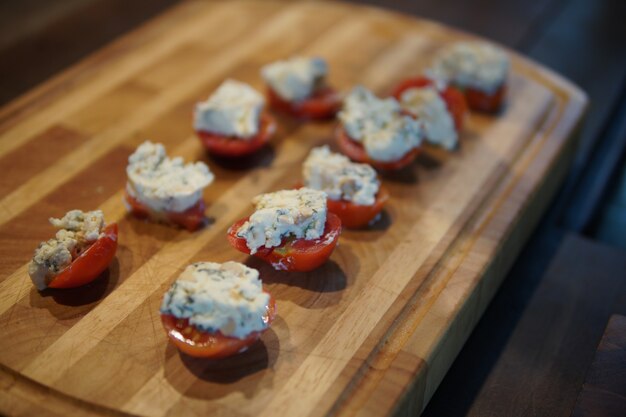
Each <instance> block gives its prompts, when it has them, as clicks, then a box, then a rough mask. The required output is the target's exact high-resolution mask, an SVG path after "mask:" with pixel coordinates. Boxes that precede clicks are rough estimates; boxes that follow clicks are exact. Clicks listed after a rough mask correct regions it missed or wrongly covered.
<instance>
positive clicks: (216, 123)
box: [194, 80, 265, 140]
mask: <svg viewBox="0 0 626 417" xmlns="http://www.w3.org/2000/svg"><path fill="white" fill-rule="evenodd" d="M264 105H265V100H264V98H263V96H262V95H261V94H259V93H258V92H257V91H256V90H255V89H254V88H252V87H250V86H249V85H248V84H245V83H242V82H239V81H235V80H226V81H224V82H223V83H222V85H220V86H219V88H218V89H217V90H216V91H215V92H214V93H213V95H211V97H209V98H208V100H207V101H205V102H202V103H198V104H197V105H196V111H195V114H194V127H195V129H196V130H198V131H205V132H211V133H216V134H219V135H222V136H228V137H232V138H235V139H244V140H245V139H251V138H253V137H254V136H255V135H256V134H257V133H259V126H260V123H261V112H262V111H263V107H264Z"/></svg>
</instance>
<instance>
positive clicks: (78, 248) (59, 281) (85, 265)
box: [28, 210, 117, 291]
mask: <svg viewBox="0 0 626 417" xmlns="http://www.w3.org/2000/svg"><path fill="white" fill-rule="evenodd" d="M50 223H52V225H53V226H54V227H55V228H57V229H59V230H58V231H57V233H56V235H55V237H54V238H53V239H50V240H48V241H46V242H42V243H41V244H39V247H37V249H36V250H35V254H34V256H33V259H32V260H31V262H30V264H29V266H28V274H29V275H30V278H31V280H32V281H33V284H35V287H37V289H38V290H40V291H42V290H45V289H46V288H75V287H80V286H82V285H85V284H88V283H90V282H91V281H93V280H95V279H96V278H98V276H100V274H102V273H103V272H104V271H105V270H106V269H107V268H108V266H109V264H110V263H111V261H112V260H113V258H114V257H115V252H116V250H117V224H116V223H111V224H109V225H105V223H104V217H103V215H102V211H100V210H94V211H87V212H83V211H81V210H71V211H69V212H67V213H66V214H65V216H63V218H61V219H55V218H51V219H50Z"/></svg>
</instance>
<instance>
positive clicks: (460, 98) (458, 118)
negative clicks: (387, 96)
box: [392, 76, 468, 132]
mask: <svg viewBox="0 0 626 417" xmlns="http://www.w3.org/2000/svg"><path fill="white" fill-rule="evenodd" d="M434 84H435V83H434V81H433V80H431V79H430V78H428V77H424V76H420V77H414V78H408V79H406V80H404V81H402V82H401V83H400V84H398V85H397V86H396V88H394V90H393V94H392V95H393V96H394V97H395V98H396V99H397V100H398V101H400V97H401V96H402V93H404V92H405V91H406V90H408V89H410V88H424V87H430V86H433V85H434ZM439 95H440V96H441V98H442V99H443V101H445V102H446V107H447V108H448V111H449V112H450V114H451V115H452V119H453V120H454V127H455V128H456V131H457V132H460V131H461V130H462V129H463V121H464V120H465V116H466V115H467V113H468V105H467V102H466V100H465V96H464V95H463V93H462V92H461V91H460V90H459V89H457V88H455V87H451V86H447V87H446V88H444V89H443V90H442V91H439Z"/></svg>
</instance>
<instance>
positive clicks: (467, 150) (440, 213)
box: [0, 1, 587, 417]
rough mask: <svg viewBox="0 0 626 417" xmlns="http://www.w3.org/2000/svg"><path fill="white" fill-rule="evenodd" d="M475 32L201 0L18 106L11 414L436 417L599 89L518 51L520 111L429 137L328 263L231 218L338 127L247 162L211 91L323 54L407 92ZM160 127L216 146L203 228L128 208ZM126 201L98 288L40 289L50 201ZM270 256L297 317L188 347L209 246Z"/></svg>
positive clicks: (115, 210) (14, 119)
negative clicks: (37, 251) (223, 356)
mask: <svg viewBox="0 0 626 417" xmlns="http://www.w3.org/2000/svg"><path fill="white" fill-rule="evenodd" d="M468 37H469V36H468V35H466V34H463V33H459V32H457V31H454V30H452V29H449V28H446V27H443V26H441V25H438V24H435V23H432V22H427V21H423V20H419V19H414V18H409V17H406V16H401V15H398V14H393V13H390V12H386V11H382V10H378V9H372V8H365V7H357V6H353V5H346V4H340V3H327V2H321V3H320V2H317V3H309V2H296V3H293V2H279V1H265V2H247V1H229V2H215V3H202V2H185V3H183V4H181V5H180V6H178V7H176V8H174V9H172V10H171V11H170V12H168V13H167V14H165V15H163V16H161V17H159V18H158V19H155V20H154V21H152V22H151V23H149V24H148V25H146V26H144V27H142V28H141V29H139V30H138V31H136V32H134V33H132V34H130V35H129V36H126V37H124V38H122V39H120V40H119V41H118V42H115V43H114V44H112V45H111V46H109V47H107V48H105V49H104V50H102V51H100V52H98V53H97V54H95V55H93V56H92V57H90V58H89V59H87V60H86V61H84V62H81V63H80V64H79V65H77V66H76V67H73V68H71V69H69V70H68V71H66V72H65V73H64V74H62V75H60V76H59V77H57V78H55V79H53V80H51V81H49V82H48V83H46V84H44V85H43V86H41V87H39V88H38V89H36V90H35V91H33V92H32V93H30V94H28V95H26V96H24V97H22V98H20V99H19V100H16V101H15V102H13V103H12V104H10V105H8V106H7V107H5V108H4V109H2V110H1V111H0V166H1V167H2V172H3V175H2V177H1V178H0V195H1V196H2V197H1V198H2V201H1V202H0V207H1V210H0V236H1V239H0V248H1V250H2V254H3V255H2V259H0V277H1V280H2V281H1V282H0V329H1V335H2V337H0V364H1V365H0V387H1V389H0V412H3V413H7V414H10V415H18V414H29V415H39V416H44V415H96V416H100V415H126V414H137V415H145V416H183V415H211V416H222V415H224V416H226V415H235V416H255V417H260V416H283V415H284V416H326V415H341V416H347V415H363V416H369V415H371V416H379V415H388V414H398V415H399V414H411V413H413V414H415V413H416V412H419V411H420V410H421V409H422V408H423V407H424V406H425V404H426V403H427V402H428V399H429V398H430V397H431V396H432V394H433V392H434V391H435V389H436V388H437V385H438V384H439V382H440V381H441V379H442V378H443V376H444V375H445V373H446V370H447V369H448V367H449V366H450V364H451V363H452V361H453V360H454V358H455V356H456V354H457V353H458V352H459V350H460V349H461V347H462V345H463V343H464V341H465V340H466V339H467V337H468V335H469V334H470V332H471V331H472V328H473V327H474V325H475V323H476V322H477V320H478V319H479V318H480V316H481V314H482V312H483V310H484V309H485V307H486V306H487V304H488V303H489V300H490V299H491V297H492V296H493V294H494V292H495V291H496V290H497V288H498V286H499V284H500V282H501V280H502V278H503V276H504V274H505V273H506V271H507V269H508V268H509V266H510V265H511V263H512V261H513V260H514V259H515V257H516V255H517V254H518V253H519V250H520V248H521V246H522V245H523V243H524V241H525V240H526V238H527V237H528V235H529V233H530V232H531V231H532V229H533V227H534V226H535V224H536V223H537V220H538V218H539V217H540V215H541V213H542V211H543V210H544V209H545V207H546V205H547V204H548V202H549V199H550V196H551V195H552V194H553V193H554V191H555V189H556V188H557V187H558V185H559V183H560V181H561V179H562V178H563V175H564V173H565V172H566V169H567V166H568V162H569V159H570V157H571V156H572V150H573V147H574V141H573V140H572V138H573V133H574V131H575V129H576V127H577V124H578V122H579V121H580V118H581V116H582V113H583V111H584V108H585V106H586V101H587V100H586V97H585V95H584V93H582V92H581V91H580V90H579V89H577V88H576V87H575V86H573V85H571V84H570V83H568V82H567V81H565V80H563V79H562V78H560V77H558V76H556V75H555V74H553V73H551V72H549V71H547V70H545V69H543V68H541V67H540V66H538V65H536V64H534V63H531V62H529V61H528V60H526V59H524V58H522V57H520V56H518V55H515V54H514V53H512V52H511V56H512V60H513V73H512V76H511V80H510V94H509V101H508V106H507V108H506V109H505V111H504V112H503V113H502V114H501V115H499V116H495V117H488V116H482V115H478V114H472V115H471V117H470V119H469V120H468V123H467V129H466V130H465V132H464V133H463V137H462V147H461V149H460V150H459V151H458V152H454V153H446V152H444V151H440V150H435V149H427V150H426V152H425V153H424V154H423V155H422V156H421V157H420V158H419V160H418V161H417V162H416V163H415V164H414V165H412V166H411V167H410V168H408V169H406V170H404V171H403V172H401V173H397V174H394V175H387V176H385V177H384V183H385V186H386V187H387V188H388V189H389V190H390V191H391V194H392V198H391V201H390V202H389V204H388V206H387V209H386V211H385V213H384V216H383V217H382V219H381V221H379V222H378V223H377V224H376V225H375V226H374V227H372V228H371V229H369V230H363V231H344V233H343V234H342V236H341V239H340V245H339V247H338V248H337V250H336V251H335V252H334V254H333V256H332V258H331V261H329V262H328V263H327V264H326V265H325V266H323V267H322V268H320V269H319V270H317V271H314V272H311V273H284V272H275V271H273V270H271V269H270V268H269V267H268V266H266V265H264V264H261V263H259V262H258V261H256V260H255V259H251V258H248V257H246V256H245V255H243V254H241V253H239V252H236V251H235V250H233V249H232V248H230V247H229V245H228V244H227V242H226V239H225V232H226V229H227V228H228V226H230V224H232V223H233V222H234V221H235V220H236V219H238V218H240V217H243V216H244V215H246V214H249V213H250V212H251V210H252V207H251V205H250V199H251V198H252V197H253V196H255V195H256V194H258V193H261V192H265V191H272V190H278V189H281V188H286V187H291V186H292V185H293V184H294V182H296V181H297V180H298V179H299V178H300V176H301V163H302V161H303V159H304V158H305V156H306V154H307V153H308V151H309V149H311V148H312V147H313V146H317V145H321V144H325V143H330V144H332V143H333V139H332V132H333V127H334V124H333V123H320V124H302V123H297V122H294V121H292V120H289V119H286V118H281V119H279V120H280V128H279V131H278V134H277V136H276V138H275V139H274V140H273V142H272V146H271V149H268V150H266V151H264V152H263V153H262V154H260V155H259V156H258V157H257V158H255V159H254V160H252V161H250V163H249V164H245V165H243V164H238V165H237V166H227V165H225V164H223V163H219V162H218V161H215V160H213V159H211V158H209V157H207V156H206V154H205V153H204V152H203V149H202V148H201V146H200V143H199V141H198V140H197V139H196V138H195V137H194V134H193V131H192V126H191V114H192V109H193V106H194V103H195V102H197V101H199V100H202V99H205V98H206V97H207V96H208V95H209V94H210V93H211V91H213V89H214V88H215V87H216V86H217V85H218V84H219V83H220V82H221V81H223V80H224V79H225V78H228V77H232V78H236V79H239V80H242V81H246V82H248V83H251V84H252V85H254V86H255V87H257V88H262V83H261V80H260V76H259V68H260V66H261V65H263V64H265V63H268V62H270V61H273V60H276V59H279V58H284V57H287V56H290V55H293V54H296V53H297V54H304V55H314V54H315V55H321V56H324V57H325V58H326V59H327V60H328V61H329V64H330V68H331V75H330V79H331V82H332V84H334V85H335V86H338V87H340V88H341V89H342V90H347V89H348V88H350V87H351V86H352V85H354V84H357V83H362V84H365V85H367V86H369V87H370V88H372V89H374V90H375V91H377V92H378V93H380V94H387V93H388V92H389V91H390V89H391V88H392V86H393V85H394V84H395V83H397V82H398V81H399V80H401V79H403V78H404V77H407V76H410V75H415V74H419V73H420V72H421V70H422V69H423V68H424V67H425V66H426V65H428V64H429V62H430V61H431V59H432V57H433V54H434V53H435V52H436V51H437V50H438V49H439V48H440V47H442V46H444V45H445V44H447V43H449V42H452V41H456V40H459V39H463V38H468ZM145 139H151V140H153V141H157V142H162V143H164V144H165V145H166V147H167V149H168V150H169V151H170V153H171V154H174V155H181V156H183V157H185V158H187V159H191V160H204V161H206V162H207V163H208V164H209V165H210V167H211V169H212V170H213V171H214V172H215V174H216V176H217V180H216V182H215V183H214V184H213V185H212V186H211V187H210V188H209V189H207V191H206V193H205V199H206V201H207V202H208V210H207V215H208V216H209V218H210V219H211V224H210V225H208V226H207V227H206V228H205V229H203V230H202V231H199V232H196V233H188V232H185V231H179V230H175V229H172V228H168V227H165V226H161V225H155V224H148V223H143V222H141V221H138V220H135V219H132V218H129V217H127V216H126V213H125V209H124V206H123V204H122V192H123V187H124V184H125V171H124V168H125V166H126V159H127V157H128V155H129V154H130V153H131V152H132V151H133V149H134V148H135V147H136V146H137V145H138V144H139V143H141V142H142V141H144V140H145ZM97 207H100V208H101V209H102V210H104V213H105V216H106V218H107V219H108V221H114V220H116V221H118V222H119V224H120V246H119V250H118V253H117V258H116V260H115V261H114V262H113V264H112V265H111V267H110V269H109V271H108V273H106V274H105V276H104V277H102V278H101V279H99V280H98V281H97V282H95V283H94V284H93V285H91V286H89V287H86V288H82V289H77V290H69V291H58V292H49V293H47V292H46V293H39V292H37V291H36V290H35V289H34V288H33V286H32V285H31V283H30V280H29V278H28V276H27V273H26V265H27V262H28V261H29V259H30V257H31V256H32V252H33V250H34V248H35V247H36V246H37V244H38V243H39V242H40V241H42V240H45V239H47V238H49V237H50V236H51V235H52V234H53V230H52V228H51V226H49V225H47V219H48V217H50V216H61V215H63V213H65V211H67V210H69V209H74V208H81V209H85V210H87V209H95V208H97ZM199 260H208V261H218V262H221V261H226V260H236V261H242V262H246V263H248V264H249V265H251V266H254V267H257V268H259V269H260V271H261V276H262V279H263V280H264V282H265V283H266V285H267V287H268V288H269V290H270V291H271V292H272V293H273V294H274V296H275V297H276V299H277V303H278V304H277V305H278V314H279V315H278V318H277V320H276V321H275V323H274V325H273V327H272V328H271V330H269V331H268V332H266V333H265V334H264V336H263V338H262V342H259V343H258V344H256V345H255V346H254V348H253V349H251V350H250V351H249V352H247V353H245V354H242V355H240V356H238V357H235V358H231V359H227V360H223V361H219V362H211V361H206V360H197V359H191V358H188V357H184V356H181V355H180V354H179V353H178V352H177V351H176V349H175V348H174V347H173V346H171V345H170V344H169V343H168V342H167V339H166V336H165V333H164V331H163V329H162V328H161V323H160V320H159V315H158V309H159V304H160V301H161V298H162V295H163V293H164V291H165V290H166V289H167V288H168V286H169V285H170V283H171V282H172V281H173V280H174V279H175V278H176V276H177V274H178V273H179V272H180V271H181V270H182V269H183V268H184V267H185V266H186V265H187V264H189V263H190V262H193V261H199Z"/></svg>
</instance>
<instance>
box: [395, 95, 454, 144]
mask: <svg viewBox="0 0 626 417" xmlns="http://www.w3.org/2000/svg"><path fill="white" fill-rule="evenodd" d="M400 103H401V104H402V106H403V107H404V108H406V109H407V110H408V111H410V112H411V113H413V114H415V115H416V116H417V120H419V121H420V122H421V123H422V126H423V128H424V138H425V139H426V141H428V142H430V143H433V144H435V145H439V146H442V147H444V148H445V149H448V150H451V149H454V148H456V146H457V144H458V142H459V137H458V134H457V131H456V128H455V126H454V119H453V118H452V115H451V114H450V111H449V110H448V107H447V105H446V102H445V101H444V100H443V98H441V95H440V94H439V91H437V89H435V88H433V87H422V88H409V89H408V90H406V91H404V92H403V93H402V96H401V97H400Z"/></svg>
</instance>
